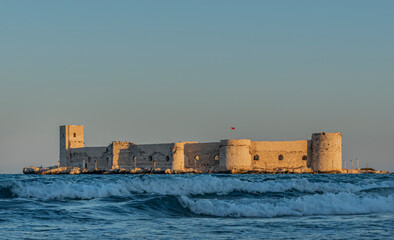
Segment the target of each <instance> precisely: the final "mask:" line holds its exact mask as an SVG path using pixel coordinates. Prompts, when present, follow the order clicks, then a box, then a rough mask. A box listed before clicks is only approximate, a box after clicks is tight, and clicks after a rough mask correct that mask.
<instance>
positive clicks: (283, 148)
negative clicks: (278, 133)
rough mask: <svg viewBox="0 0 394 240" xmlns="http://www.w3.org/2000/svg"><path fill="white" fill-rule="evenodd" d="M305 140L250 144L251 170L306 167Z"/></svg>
mask: <svg viewBox="0 0 394 240" xmlns="http://www.w3.org/2000/svg"><path fill="white" fill-rule="evenodd" d="M308 147H309V143H308V141H307V140H301V141H275V142H270V141H255V142H252V143H251V148H250V152H251V159H252V167H253V169H270V170H275V169H280V168H286V169H296V168H306V167H307V166H308V158H310V156H308V152H309V151H308Z"/></svg>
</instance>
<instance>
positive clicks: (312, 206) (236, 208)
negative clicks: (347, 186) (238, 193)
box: [179, 193, 394, 217]
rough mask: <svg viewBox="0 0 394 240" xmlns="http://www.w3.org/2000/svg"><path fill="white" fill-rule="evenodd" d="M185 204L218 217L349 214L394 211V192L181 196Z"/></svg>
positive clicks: (191, 208)
mask: <svg viewBox="0 0 394 240" xmlns="http://www.w3.org/2000/svg"><path fill="white" fill-rule="evenodd" d="M179 201H180V202H181V204H182V206H183V207H185V208H188V209H190V210H191V211H192V212H193V213H195V214H203V215H209V216H217V217H280V216H305V215H337V214H338V215H347V214H366V213H385V212H390V213H394V195H393V194H391V195H389V196H386V197H383V196H364V197H360V196H356V195H354V194H351V193H337V194H334V193H327V194H322V195H312V196H304V197H298V198H295V199H278V200H277V201H276V202H275V203H274V202H269V201H265V200H250V199H243V200H240V201H225V200H218V199H191V198H189V197H187V196H181V197H180V198H179Z"/></svg>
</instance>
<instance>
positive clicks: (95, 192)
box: [0, 174, 394, 239]
mask: <svg viewBox="0 0 394 240" xmlns="http://www.w3.org/2000/svg"><path fill="white" fill-rule="evenodd" d="M393 236H394V175H393V174H383V175H378V174H364V175H257V174H256V175H217V174H215V175H208V174H202V175H55V176H49V175H48V176H37V175H0V239H43V238H44V239H45V238H51V239H98V238H101V239H131V238H135V239H157V238H164V239H206V238H212V239H269V238H271V239H301V238H302V239H350V238H353V239H394V237H393Z"/></svg>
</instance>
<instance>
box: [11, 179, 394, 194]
mask: <svg viewBox="0 0 394 240" xmlns="http://www.w3.org/2000/svg"><path fill="white" fill-rule="evenodd" d="M374 188H394V182H393V181H382V182H377V183H374V182H372V183H364V184H351V183H343V182H339V183H338V182H313V181H309V180H308V179H305V178H292V179H275V180H268V181H263V182H250V181H247V180H240V179H237V178H226V177H215V176H209V175H199V176H194V177H182V176H171V177H168V176H167V177H152V176H146V177H141V178H139V177H135V178H127V179H125V178H122V179H118V180H115V181H109V180H108V179H105V180H104V179H103V180H100V181H97V180H93V179H87V180H86V181H84V182H72V183H69V182H65V181H62V180H54V181H53V182H50V183H43V182H39V181H36V182H16V183H14V184H13V187H12V192H13V194H14V195H16V196H17V197H21V198H38V199H56V200H62V199H66V198H67V199H93V198H101V197H109V196H130V195H132V194H138V193H147V194H159V195H173V196H190V195H204V194H217V195H227V194H229V193H231V192H246V193H252V194H263V193H268V192H277V193H279V192H289V191H298V192H304V193H340V192H349V193H353V192H359V191H362V190H368V189H374Z"/></svg>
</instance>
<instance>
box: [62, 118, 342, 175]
mask: <svg viewBox="0 0 394 240" xmlns="http://www.w3.org/2000/svg"><path fill="white" fill-rule="evenodd" d="M59 155H60V161H59V165H60V167H79V168H81V169H86V170H97V169H100V170H111V169H137V168H139V169H152V168H154V169H157V168H160V169H171V170H179V171H184V170H185V169H194V170H198V171H199V172H202V173H215V172H228V171H231V172H237V171H248V170H275V169H301V168H302V169H310V170H311V171H314V172H331V171H340V170H342V135H341V133H324V132H322V133H314V134H312V138H311V139H310V140H298V141H251V140H249V139H228V140H221V141H220V142H211V143H199V142H176V143H162V144H135V143H132V142H119V141H114V142H112V143H111V144H110V145H108V146H105V147H85V143H84V133H83V126H81V125H65V126H60V154H59Z"/></svg>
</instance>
